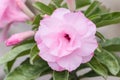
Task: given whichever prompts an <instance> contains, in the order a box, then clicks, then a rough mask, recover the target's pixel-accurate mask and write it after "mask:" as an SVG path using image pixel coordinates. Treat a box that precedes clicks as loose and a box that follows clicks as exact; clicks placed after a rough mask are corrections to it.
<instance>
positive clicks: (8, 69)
mask: <svg viewBox="0 0 120 80" xmlns="http://www.w3.org/2000/svg"><path fill="white" fill-rule="evenodd" d="M15 60H16V59H14V60H12V61H10V62H7V63H6V64H5V66H4V71H5V73H6V74H8V73H9V72H10V71H11V68H12V66H13V64H14V62H15Z"/></svg>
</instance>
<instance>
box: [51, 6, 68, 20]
mask: <svg viewBox="0 0 120 80" xmlns="http://www.w3.org/2000/svg"><path fill="white" fill-rule="evenodd" d="M67 13H70V11H69V10H68V9H65V8H59V9H56V10H55V11H54V12H53V14H52V15H51V17H54V18H58V19H63V17H64V15H65V14H67Z"/></svg>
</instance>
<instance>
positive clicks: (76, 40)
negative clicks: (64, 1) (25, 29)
mask: <svg viewBox="0 0 120 80" xmlns="http://www.w3.org/2000/svg"><path fill="white" fill-rule="evenodd" d="M95 33H96V26H95V24H94V23H93V22H91V21H90V20H89V19H88V18H86V17H85V16H84V14H83V13H82V12H80V11H78V12H70V11H69V10H68V9H65V8H59V9H57V10H55V11H54V12H53V14H52V15H51V16H49V17H46V18H44V19H43V20H41V22H40V27H39V30H38V31H37V33H36V34H35V41H36V42H37V46H38V48H39V49H40V53H39V56H40V57H41V58H42V59H44V60H45V61H47V62H48V65H49V66H50V67H51V68H52V69H53V70H56V71H63V70H68V71H73V70H75V69H76V68H78V67H79V66H80V64H82V63H86V62H88V61H90V60H91V58H92V57H93V55H94V50H95V49H96V48H97V46H98V44H97V40H96V38H95Z"/></svg>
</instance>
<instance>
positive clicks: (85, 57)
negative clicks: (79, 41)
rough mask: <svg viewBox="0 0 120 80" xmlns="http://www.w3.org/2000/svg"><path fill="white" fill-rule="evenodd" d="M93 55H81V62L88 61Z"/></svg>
mask: <svg viewBox="0 0 120 80" xmlns="http://www.w3.org/2000/svg"><path fill="white" fill-rule="evenodd" d="M93 56H94V54H93V53H92V54H90V55H89V56H83V57H82V63H87V62H89V61H90V60H91V59H92V57H93Z"/></svg>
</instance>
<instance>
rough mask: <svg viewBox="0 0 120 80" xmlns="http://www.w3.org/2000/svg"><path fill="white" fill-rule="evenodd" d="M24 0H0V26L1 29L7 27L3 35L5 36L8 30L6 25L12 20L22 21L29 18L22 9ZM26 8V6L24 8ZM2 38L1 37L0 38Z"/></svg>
mask: <svg viewBox="0 0 120 80" xmlns="http://www.w3.org/2000/svg"><path fill="white" fill-rule="evenodd" d="M18 2H19V4H20V3H21V4H22V3H23V4H24V3H25V0H1V1H0V28H1V29H3V28H5V27H7V28H6V29H7V30H6V31H5V32H3V33H4V34H3V37H4V36H6V35H5V34H7V32H8V27H9V26H10V25H11V24H12V23H13V22H23V21H26V20H28V19H30V18H29V17H28V16H27V15H26V14H25V13H24V12H23V11H22V10H21V8H23V7H22V6H23V4H22V5H21V7H20V5H18ZM25 9H26V8H25ZM1 40H2V39H1Z"/></svg>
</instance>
